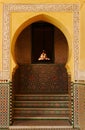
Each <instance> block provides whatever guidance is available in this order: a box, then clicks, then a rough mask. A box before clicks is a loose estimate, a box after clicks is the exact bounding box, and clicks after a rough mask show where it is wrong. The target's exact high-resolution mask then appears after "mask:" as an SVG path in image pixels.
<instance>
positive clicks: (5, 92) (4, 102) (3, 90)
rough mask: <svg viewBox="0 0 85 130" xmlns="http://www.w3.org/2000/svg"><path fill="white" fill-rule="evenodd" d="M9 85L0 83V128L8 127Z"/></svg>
mask: <svg viewBox="0 0 85 130" xmlns="http://www.w3.org/2000/svg"><path fill="white" fill-rule="evenodd" d="M8 97H9V83H0V128H7V127H8V126H9V100H8Z"/></svg>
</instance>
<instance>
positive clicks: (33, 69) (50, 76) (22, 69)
mask: <svg viewBox="0 0 85 130" xmlns="http://www.w3.org/2000/svg"><path fill="white" fill-rule="evenodd" d="M61 81H62V82H61ZM68 84H69V83H68V74H67V70H66V68H65V65H63V64H60V65H57V64H34V65H26V64H23V65H20V66H19V67H18V68H17V69H16V71H15V73H14V76H13V87H14V89H15V91H16V93H17V94H18V93H19V94H35V93H36V94H47V93H48V94H54V93H55V94H60V93H62V94H66V93H68Z"/></svg>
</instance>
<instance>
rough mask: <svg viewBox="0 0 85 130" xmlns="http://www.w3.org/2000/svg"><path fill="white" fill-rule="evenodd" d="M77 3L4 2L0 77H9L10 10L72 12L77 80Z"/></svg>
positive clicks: (75, 75)
mask: <svg viewBox="0 0 85 130" xmlns="http://www.w3.org/2000/svg"><path fill="white" fill-rule="evenodd" d="M79 8H80V6H79V4H4V10H3V46H2V56H3V57H2V58H3V59H2V70H3V73H2V75H1V77H0V78H1V79H2V78H6V79H10V14H11V13H12V12H39V11H40V12H42V11H44V12H49V11H51V12H72V13H73V50H74V54H73V55H74V79H75V80H78V63H79V40H80V39H79Z"/></svg>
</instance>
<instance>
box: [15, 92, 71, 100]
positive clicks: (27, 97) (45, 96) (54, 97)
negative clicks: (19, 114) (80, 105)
mask: <svg viewBox="0 0 85 130" xmlns="http://www.w3.org/2000/svg"><path fill="white" fill-rule="evenodd" d="M28 100H29V101H49V100H50V101H68V100H69V95H68V94H65V95H63V94H60V95H58V94H57V95H50V94H43V95H40V94H35V95H33V94H31V95H25V94H21V95H19V94H18V95H15V101H28Z"/></svg>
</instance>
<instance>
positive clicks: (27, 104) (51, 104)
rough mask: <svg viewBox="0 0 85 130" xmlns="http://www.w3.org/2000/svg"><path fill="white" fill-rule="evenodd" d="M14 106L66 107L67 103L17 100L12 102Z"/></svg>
mask: <svg viewBox="0 0 85 130" xmlns="http://www.w3.org/2000/svg"><path fill="white" fill-rule="evenodd" d="M14 107H15V108H33V107H34V108H46V107H47V108H68V107H69V103H40V102H39V103H38V102H36V103H35V102H32V103H29V102H27V103H21V102H17V103H15V104H14Z"/></svg>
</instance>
